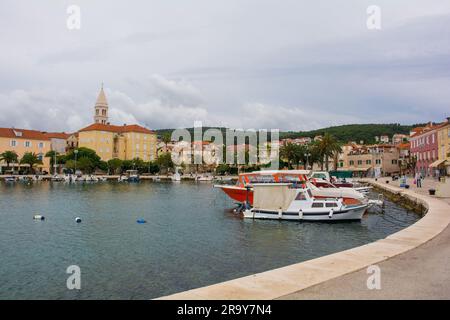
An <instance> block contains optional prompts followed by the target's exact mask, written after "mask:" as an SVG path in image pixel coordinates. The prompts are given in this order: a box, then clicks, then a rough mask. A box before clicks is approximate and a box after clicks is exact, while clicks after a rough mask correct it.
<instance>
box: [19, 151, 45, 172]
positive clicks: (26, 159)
mask: <svg viewBox="0 0 450 320" xmlns="http://www.w3.org/2000/svg"><path fill="white" fill-rule="evenodd" d="M20 163H21V164H28V165H29V166H30V171H33V170H34V166H35V165H37V164H42V160H40V159H39V157H38V156H37V155H36V154H35V153H34V152H33V153H32V152H26V153H25V154H24V155H23V157H22V159H20Z"/></svg>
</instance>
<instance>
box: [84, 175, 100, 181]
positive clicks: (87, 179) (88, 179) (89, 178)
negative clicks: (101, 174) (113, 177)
mask: <svg viewBox="0 0 450 320" xmlns="http://www.w3.org/2000/svg"><path fill="white" fill-rule="evenodd" d="M84 181H86V182H98V178H97V177H96V176H94V175H92V174H90V175H87V176H85V177H84Z"/></svg>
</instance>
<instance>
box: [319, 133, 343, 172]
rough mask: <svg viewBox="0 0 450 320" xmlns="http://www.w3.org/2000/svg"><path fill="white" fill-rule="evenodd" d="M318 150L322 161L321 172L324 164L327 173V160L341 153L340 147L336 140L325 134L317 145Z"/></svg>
mask: <svg viewBox="0 0 450 320" xmlns="http://www.w3.org/2000/svg"><path fill="white" fill-rule="evenodd" d="M318 149H319V154H320V156H321V159H322V162H321V167H322V168H321V169H322V170H323V164H324V162H325V168H326V171H329V164H328V159H329V158H330V157H333V156H334V155H335V154H336V153H339V152H341V151H342V149H341V146H340V145H339V143H338V141H337V140H336V138H334V137H333V136H332V135H331V134H329V133H325V135H324V136H323V138H322V140H321V141H320V142H319V143H318Z"/></svg>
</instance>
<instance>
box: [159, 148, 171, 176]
mask: <svg viewBox="0 0 450 320" xmlns="http://www.w3.org/2000/svg"><path fill="white" fill-rule="evenodd" d="M156 163H157V164H158V165H159V167H160V168H161V169H165V170H167V172H168V171H169V170H170V169H172V168H173V167H174V164H173V162H172V156H171V154H170V153H169V152H166V153H163V154H161V155H159V156H158V159H157V160H156Z"/></svg>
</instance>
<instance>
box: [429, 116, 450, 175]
mask: <svg viewBox="0 0 450 320" xmlns="http://www.w3.org/2000/svg"><path fill="white" fill-rule="evenodd" d="M437 137H438V160H437V161H435V162H434V163H433V164H432V166H433V165H434V166H435V168H436V169H437V170H439V171H440V175H450V117H449V118H447V122H444V123H443V124H442V125H440V126H439V127H438V128H437Z"/></svg>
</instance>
